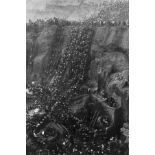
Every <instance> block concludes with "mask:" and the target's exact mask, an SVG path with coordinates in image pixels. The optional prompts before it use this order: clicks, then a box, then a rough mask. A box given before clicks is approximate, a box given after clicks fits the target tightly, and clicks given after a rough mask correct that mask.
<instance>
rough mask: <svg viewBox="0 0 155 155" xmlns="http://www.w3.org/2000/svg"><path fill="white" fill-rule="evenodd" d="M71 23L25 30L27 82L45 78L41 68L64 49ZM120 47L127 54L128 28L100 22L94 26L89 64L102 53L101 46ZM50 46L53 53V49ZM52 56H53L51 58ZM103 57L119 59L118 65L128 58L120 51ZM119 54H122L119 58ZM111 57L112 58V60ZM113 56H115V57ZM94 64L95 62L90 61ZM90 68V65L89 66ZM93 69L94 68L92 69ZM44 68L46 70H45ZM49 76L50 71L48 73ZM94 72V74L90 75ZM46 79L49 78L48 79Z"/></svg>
mask: <svg viewBox="0 0 155 155" xmlns="http://www.w3.org/2000/svg"><path fill="white" fill-rule="evenodd" d="M71 28H72V27H71V26H66V27H62V28H59V27H58V26H56V25H52V26H47V27H44V28H43V29H42V30H41V31H40V32H38V33H34V32H30V31H28V32H27V38H26V41H27V62H28V63H29V64H28V65H27V82H32V81H40V79H41V78H47V75H45V73H44V72H45V71H44V68H45V66H48V64H49V63H51V61H52V62H53V65H54V64H56V63H57V62H56V61H57V60H56V59H58V58H59V57H60V56H61V54H62V53H63V52H64V50H65V47H66V44H67V42H68V41H69V37H70V35H71ZM114 44H115V45H116V46H117V47H121V48H122V49H124V51H126V53H127V54H128V49H129V29H128V27H123V26H102V27H96V28H95V29H94V36H93V38H92V45H91V50H90V54H91V56H92V60H93V62H92V64H93V63H94V60H95V61H96V60H98V59H101V57H102V58H103V57H104V52H105V51H104V48H105V47H107V46H111V45H114ZM53 49H54V51H55V52H56V51H57V52H56V53H54V52H53ZM111 52H112V51H109V53H111ZM52 57H53V60H52ZM105 57H106V61H109V62H111V61H113V62H114V61H115V62H116V61H117V63H118V61H119V62H120V63H122V65H121V64H120V66H119V68H123V69H124V67H125V68H128V62H127V61H128V60H124V56H123V55H121V54H120V55H117V56H116V55H115V56H114V55H113V54H112V53H111V54H109V56H107V55H106V56H105ZM122 57H123V58H122ZM114 59H115V60H114ZM116 59H117V60H116ZM94 65H95V64H94ZM92 68H93V67H92ZM94 70H95V69H94ZM47 72H48V71H47ZM51 76H52V75H51ZM93 76H94V75H93ZM49 80H50V79H49Z"/></svg>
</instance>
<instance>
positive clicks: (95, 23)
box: [26, 0, 129, 155]
mask: <svg viewBox="0 0 155 155" xmlns="http://www.w3.org/2000/svg"><path fill="white" fill-rule="evenodd" d="M26 155H129V1H128V0H95V1H94V0H27V1H26Z"/></svg>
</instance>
